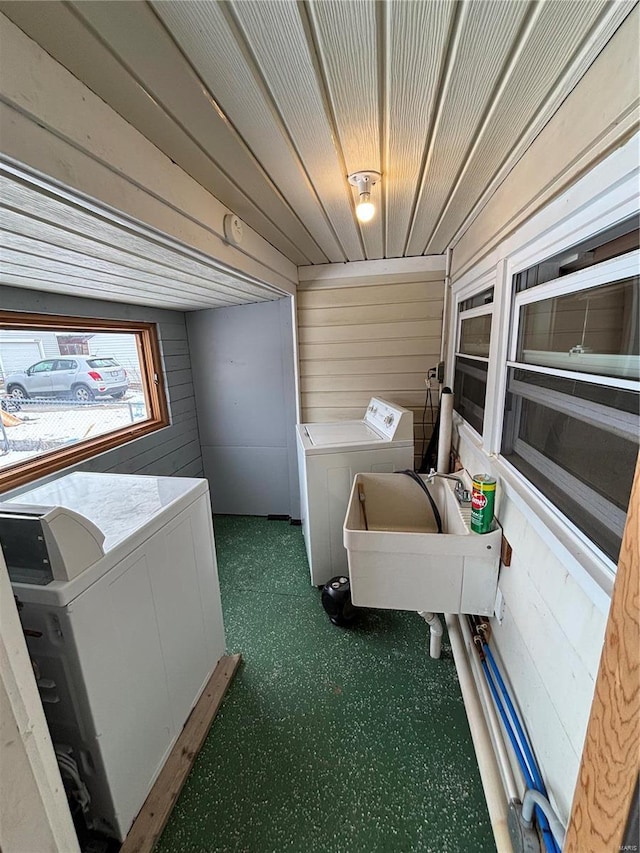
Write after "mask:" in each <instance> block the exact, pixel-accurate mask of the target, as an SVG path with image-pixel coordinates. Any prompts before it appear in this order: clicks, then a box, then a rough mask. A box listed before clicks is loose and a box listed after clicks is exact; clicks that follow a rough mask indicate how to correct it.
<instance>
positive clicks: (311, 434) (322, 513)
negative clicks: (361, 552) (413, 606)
mask: <svg viewBox="0 0 640 853" xmlns="http://www.w3.org/2000/svg"><path fill="white" fill-rule="evenodd" d="M296 431H297V447H298V472H299V476H300V509H301V521H302V532H303V534H304V541H305V547H306V550H307V558H308V560H309V568H310V571H311V583H312V584H313V585H314V586H323V585H324V584H325V583H326V582H327V581H328V580H330V578H332V577H335V576H336V575H346V574H347V571H348V569H347V552H346V550H345V547H344V543H343V533H342V527H343V524H344V517H345V514H346V511H347V504H348V503H349V494H350V492H351V484H352V482H353V478H354V477H355V475H356V474H362V473H368V472H378V473H391V472H393V471H402V470H403V469H406V468H411V469H412V468H413V412H411V411H409V410H408V409H404V408H402V406H398V405H396V404H395V403H390V402H388V401H387V400H382V399H380V398H378V397H372V398H371V400H370V401H369V405H368V406H367V408H366V411H365V413H364V416H363V417H362V418H361V419H359V420H353V421H346V420H345V421H335V422H333V423H311V424H298V425H297V427H296Z"/></svg>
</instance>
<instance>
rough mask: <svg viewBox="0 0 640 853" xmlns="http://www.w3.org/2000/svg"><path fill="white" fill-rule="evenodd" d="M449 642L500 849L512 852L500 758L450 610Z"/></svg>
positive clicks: (462, 640)
mask: <svg viewBox="0 0 640 853" xmlns="http://www.w3.org/2000/svg"><path fill="white" fill-rule="evenodd" d="M445 621H446V623H447V631H448V633H449V642H450V643H451V650H452V652H453V658H454V660H455V664H456V669H457V671H458V680H459V682H460V692H461V693H462V699H463V701H464V707H465V710H466V712H467V719H468V721H469V729H470V730H471V739H472V740H473V746H474V749H475V752H476V758H477V760H478V769H479V770H480V779H481V780H482V788H483V790H484V797H485V800H486V803H487V809H488V811H489V819H490V820H491V828H492V830H493V836H494V838H495V842H496V848H497V850H498V853H512V851H513V846H512V844H511V838H510V836H509V829H508V825H507V797H506V795H505V790H504V787H503V785H502V777H501V776H500V769H499V768H498V762H497V760H496V754H495V752H494V750H493V744H492V743H491V736H490V735H489V730H488V729H487V724H486V721H485V717H484V713H483V711H482V705H481V703H480V698H479V696H478V692H477V690H476V686H475V682H474V679H473V674H472V672H471V667H470V664H469V658H468V657H467V652H466V649H465V644H464V639H463V637H462V632H461V630H460V620H459V619H458V617H457V616H453V615H451V614H450V613H447V614H445Z"/></svg>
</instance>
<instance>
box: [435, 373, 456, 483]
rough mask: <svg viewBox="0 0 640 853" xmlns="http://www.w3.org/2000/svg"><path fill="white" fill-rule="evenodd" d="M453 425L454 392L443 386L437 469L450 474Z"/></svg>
mask: <svg viewBox="0 0 640 853" xmlns="http://www.w3.org/2000/svg"><path fill="white" fill-rule="evenodd" d="M452 425H453V393H452V391H451V388H443V389H442V394H441V395H440V428H439V429H440V431H439V433H438V461H437V463H436V471H437V472H438V473H439V474H448V473H449V468H450V462H449V460H450V457H451V428H452Z"/></svg>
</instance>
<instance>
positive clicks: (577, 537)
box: [447, 134, 640, 615]
mask: <svg viewBox="0 0 640 853" xmlns="http://www.w3.org/2000/svg"><path fill="white" fill-rule="evenodd" d="M639 140H640V134H636V135H635V136H634V137H633V138H632V139H630V140H629V141H628V142H627V143H626V145H624V146H623V147H622V148H620V149H618V150H617V151H615V152H613V153H612V154H611V155H610V156H609V157H608V158H607V159H606V160H604V161H602V162H601V163H600V164H598V166H596V167H595V168H594V169H593V170H592V171H591V172H589V173H588V174H587V175H585V176H584V177H583V178H581V179H580V180H578V181H576V182H575V183H574V184H573V185H572V186H571V187H570V188H569V189H568V190H566V191H565V192H564V193H562V194H561V195H560V196H559V197H558V198H557V199H555V200H554V201H552V202H550V203H549V204H548V205H547V206H546V207H545V208H543V209H542V210H541V211H540V212H539V213H537V214H536V215H535V216H533V217H531V219H529V220H528V221H527V222H525V223H523V224H522V225H521V226H520V227H519V228H518V229H517V230H516V231H515V232H514V233H513V234H511V235H510V236H509V237H507V238H506V239H505V240H504V241H503V243H502V244H500V245H499V246H497V247H496V248H495V249H494V250H492V251H491V252H490V253H489V254H488V255H487V256H486V257H485V258H484V259H482V260H481V261H480V262H479V263H478V264H477V265H475V266H474V267H472V268H471V269H468V270H467V271H466V272H464V273H463V275H462V276H461V277H460V278H459V279H458V280H457V281H454V282H453V283H452V297H453V301H454V305H455V309H454V311H453V312H452V317H451V318H450V326H449V329H450V332H449V346H448V358H447V365H448V367H447V379H448V383H449V385H451V384H452V382H453V371H454V355H455V351H456V349H457V343H458V340H457V337H456V335H457V325H456V324H457V312H458V305H459V303H460V302H461V301H464V300H465V299H468V298H470V297H471V296H473V295H475V294H477V293H479V292H481V291H482V290H486V289H487V288H488V287H490V286H491V285H493V286H494V301H493V321H492V328H491V342H490V352H489V383H488V387H487V397H486V400H485V418H484V430H483V436H480V435H479V434H478V433H477V432H476V431H475V430H474V429H473V427H471V425H470V424H468V423H466V421H464V420H463V419H462V418H461V417H460V416H459V415H458V414H457V413H456V412H454V423H455V424H456V427H457V430H458V433H459V435H460V438H461V440H463V441H464V442H465V443H466V444H467V445H469V446H471V447H472V448H473V449H474V451H475V452H477V453H479V454H481V455H482V456H484V457H485V458H486V460H487V468H488V470H490V471H491V473H493V474H494V475H495V476H496V477H498V478H499V480H500V483H501V486H502V488H503V489H504V490H505V493H506V494H507V496H508V497H509V498H510V499H512V500H513V502H514V504H515V505H516V506H517V507H518V509H519V510H520V512H521V513H522V514H523V516H524V518H525V519H526V520H527V521H528V523H529V524H531V526H532V528H533V529H535V530H536V531H537V532H538V533H539V534H540V536H541V537H542V538H544V540H545V543H546V544H547V546H548V547H549V549H550V550H551V551H552V553H554V554H555V555H556V556H557V557H558V559H559V560H560V561H561V563H562V564H563V565H564V566H565V568H566V569H567V571H568V572H569V573H570V574H571V575H572V577H573V578H574V580H575V581H576V583H578V585H579V586H580V587H581V588H582V589H583V591H584V592H585V594H586V595H587V596H588V597H589V599H590V600H591V601H592V602H593V604H594V605H595V606H596V607H597V608H598V610H600V612H601V613H603V614H605V615H606V613H607V612H608V609H609V604H610V596H611V592H612V589H613V582H614V578H615V571H616V566H615V564H614V563H613V562H612V561H611V560H610V559H609V558H608V557H607V556H606V555H605V554H604V553H603V552H602V551H600V549H599V548H597V546H595V545H594V543H592V542H591V541H590V540H588V539H587V538H586V537H585V536H584V534H582V533H581V531H579V530H578V529H577V528H576V527H574V525H572V524H571V522H570V521H569V520H568V519H565V518H564V516H559V513H558V510H557V508H556V507H555V506H554V505H553V504H551V503H550V502H549V501H548V500H547V499H546V498H545V497H544V496H543V495H542V494H541V493H539V492H538V491H537V490H536V489H535V487H534V486H533V485H532V484H531V483H530V482H529V481H528V480H527V479H526V478H525V477H523V476H522V475H521V474H520V473H519V472H518V471H517V470H516V469H515V468H514V467H513V466H511V465H509V463H508V462H507V461H506V460H504V459H503V458H502V457H500V456H499V448H500V444H501V439H502V426H503V418H504V398H505V393H506V384H507V372H508V364H507V362H508V361H509V359H508V354H509V353H508V349H509V343H510V340H511V335H510V332H511V318H512V316H513V312H512V311H511V310H510V306H511V287H512V281H513V276H514V275H516V274H517V273H518V272H521V271H522V270H525V269H528V268H529V267H531V266H533V265H535V264H536V263H539V262H541V261H544V260H546V259H547V258H550V257H553V256H554V255H557V254H559V253H560V252H562V251H563V250H564V249H566V248H568V247H570V246H573V245H576V244H579V243H581V242H582V241H584V240H587V239H588V238H590V237H591V236H592V235H593V234H595V233H597V232H599V231H604V230H605V229H607V228H609V227H611V226H613V225H615V224H616V223H618V222H621V221H623V220H624V219H627V218H629V217H630V216H633V215H636V214H637V213H638V210H639V208H640V200H639V196H638V175H639V172H640V170H639V169H638V165H637V146H638V141H639ZM614 260H615V259H614ZM605 263H606V262H605ZM636 270H637V268H636ZM580 272H581V271H580ZM634 274H636V273H634ZM563 278H565V279H567V278H569V276H565V277H563ZM523 367H524V368H525V369H527V370H529V369H530V368H531V365H523ZM564 375H566V374H564ZM581 375H582V374H581ZM588 376H589V381H592V382H593V381H594V380H595V375H594V374H588ZM607 380H608V377H607ZM498 404H499V405H498Z"/></svg>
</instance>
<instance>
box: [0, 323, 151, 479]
mask: <svg viewBox="0 0 640 853" xmlns="http://www.w3.org/2000/svg"><path fill="white" fill-rule="evenodd" d="M30 321H31V325H29V322H30ZM109 326H111V327H112V330H109V329H108V327H109ZM0 417H1V423H0V485H2V487H3V490H4V489H6V488H10V487H11V486H14V485H18V484H20V483H22V482H26V481H28V480H29V479H35V478H36V477H37V476H43V474H45V473H48V472H49V471H52V470H56V469H58V468H61V467H65V466H66V465H70V464H73V463H74V462H76V461H79V460H80V459H84V458H88V457H89V456H92V455H95V454H96V453H99V452H102V451H103V450H106V449H110V448H111V447H114V446H116V445H117V444H122V443H124V442H126V441H130V440H131V439H132V438H136V437H137V436H139V435H142V434H145V433H146V432H149V431H151V430H152V429H157V428H159V427H161V426H164V425H166V424H167V423H168V419H167V414H166V403H165V400H164V394H163V392H162V383H161V381H160V366H159V353H158V347H157V340H156V338H155V330H154V329H153V327H152V326H150V325H148V324H137V325H136V324H133V323H131V324H130V323H125V322H113V323H109V322H108V321H81V320H77V319H71V318H54V317H46V318H45V317H43V316H42V315H38V316H36V315H27V314H12V313H9V312H0Z"/></svg>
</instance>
